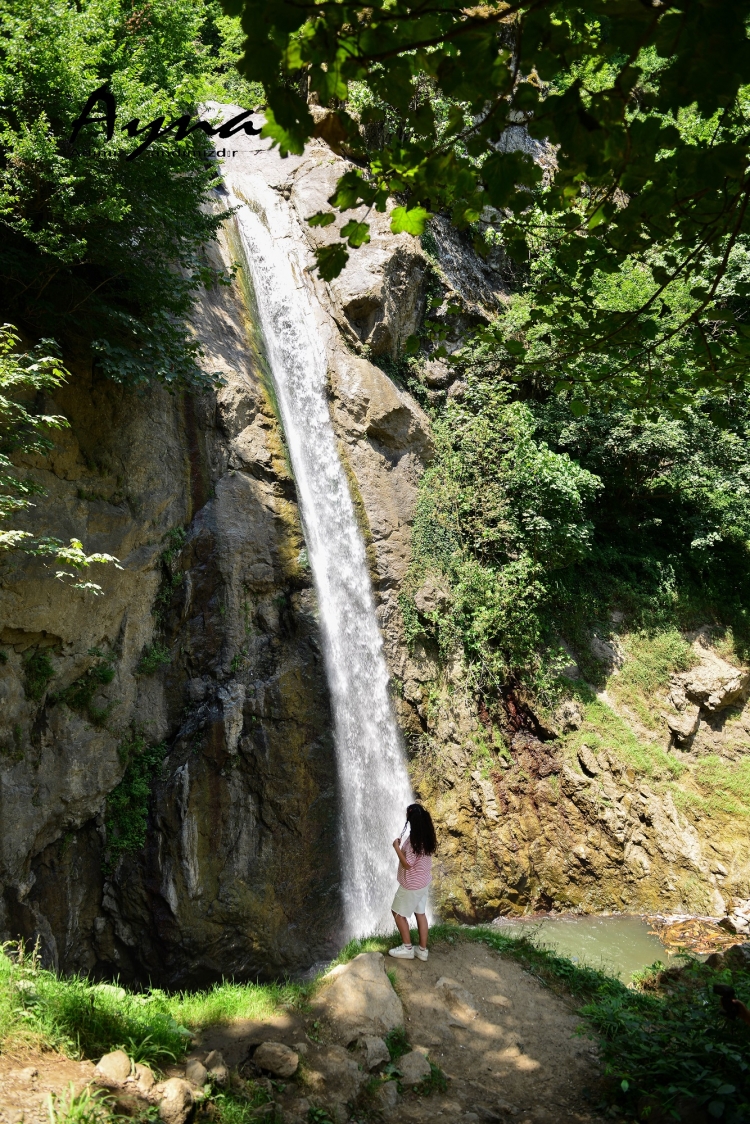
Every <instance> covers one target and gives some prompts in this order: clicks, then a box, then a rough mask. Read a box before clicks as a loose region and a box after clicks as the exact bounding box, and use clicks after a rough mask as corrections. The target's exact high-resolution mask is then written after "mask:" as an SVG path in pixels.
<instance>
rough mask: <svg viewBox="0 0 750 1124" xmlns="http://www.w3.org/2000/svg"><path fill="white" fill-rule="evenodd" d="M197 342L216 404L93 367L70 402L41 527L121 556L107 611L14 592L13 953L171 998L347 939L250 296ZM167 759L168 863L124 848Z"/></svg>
mask: <svg viewBox="0 0 750 1124" xmlns="http://www.w3.org/2000/svg"><path fill="white" fill-rule="evenodd" d="M196 330H197V331H198V333H199V334H200V335H201V336H202V338H203V339H204V341H205V343H206V346H207V350H208V353H209V355H208V360H209V363H213V364H214V365H215V366H214V369H219V370H222V371H224V373H225V382H226V385H225V386H223V387H221V388H220V389H219V390H218V391H217V393H216V394H215V395H213V394H211V395H205V396H203V397H198V398H191V399H189V398H183V399H179V398H170V396H168V395H166V394H162V393H161V392H160V391H159V390H158V389H157V390H153V391H150V392H149V395H148V396H147V397H146V396H142V397H139V396H135V395H127V394H125V393H124V392H122V391H119V390H118V389H117V388H115V387H111V386H109V385H107V384H104V385H101V386H100V385H99V384H95V386H94V391H93V392H92V391H91V389H90V386H89V382H90V378H91V376H90V374H86V373H85V372H81V373H80V374H79V375H78V376H77V378H76V380H75V381H74V382H73V383H72V384H71V385H70V386H69V387H68V388H66V390H65V392H64V395H63V396H62V398H61V400H60V401H59V402H56V403H55V405H56V407H57V408H58V409H60V411H61V412H63V411H64V412H65V413H66V414H67V415H68V416H69V417H70V419H71V423H72V431H71V432H70V434H68V435H66V436H65V438H64V440H65V442H66V444H65V446H64V448H62V449H61V450H60V451H58V452H56V453H55V454H54V455H53V456H52V457H51V458H50V459H49V462H48V463H46V464H45V463H44V462H41V461H40V462H39V464H38V466H37V467H35V469H34V471H35V473H36V476H37V478H38V479H39V480H40V481H41V482H42V483H44V485H45V487H46V488H47V489H48V495H49V498H48V499H46V500H44V501H42V502H41V503H40V505H39V507H38V509H37V510H36V511H35V512H34V513H33V519H35V520H36V522H35V523H32V524H31V526H32V528H34V529H40V530H42V531H43V532H44V533H48V534H56V535H58V536H59V537H60V538H66V537H70V536H71V535H73V534H75V535H77V536H79V537H80V538H82V539H83V540H84V542H85V544H86V547H87V549H89V550H104V551H108V552H110V553H113V554H115V555H117V556H118V557H119V558H120V559H122V560H123V569H122V570H115V569H114V568H108V569H106V570H103V571H102V574H101V576H100V581H101V584H102V585H103V586H104V589H105V593H106V596H104V597H101V598H97V599H93V598H91V597H90V596H86V595H85V594H80V593H71V592H69V591H66V590H65V589H63V588H62V587H61V586H60V585H59V583H57V582H55V581H54V578H53V577H50V576H49V575H48V573H47V572H46V571H44V570H43V568H42V567H41V566H40V565H39V564H37V563H34V562H30V563H21V562H19V561H18V560H17V559H14V560H13V562H12V564H11V565H9V566H6V568H5V570H4V571H3V575H2V585H1V586H0V607H1V609H2V613H1V615H0V620H1V621H2V626H3V629H2V633H0V646H1V647H2V650H3V651H4V652H5V653H6V659H5V662H3V663H0V691H1V692H2V695H3V701H4V704H5V705H4V706H3V708H2V714H1V716H0V723H1V724H2V727H3V728H2V729H0V747H2V753H1V755H0V782H1V785H2V787H1V788H0V793H1V798H2V822H3V831H2V851H0V856H1V859H2V865H1V866H0V872H1V877H2V887H3V888H2V898H0V901H1V902H2V909H1V911H0V934H1V936H2V939H8V938H15V937H18V936H24V937H27V938H30V939H34V938H35V937H36V936H37V935H39V937H40V938H41V942H42V949H43V954H44V957H45V960H46V962H47V963H49V964H52V965H54V966H55V967H56V968H59V969H61V970H65V971H84V972H93V973H94V974H98V975H101V976H107V975H111V974H113V973H117V974H119V975H120V976H121V977H122V978H123V980H126V981H127V980H139V979H140V980H144V981H147V980H148V979H151V980H153V981H154V983H157V982H160V983H162V984H165V985H178V984H187V983H193V984H199V983H201V982H208V981H210V980H213V979H217V978H219V977H221V976H222V975H236V976H238V977H242V976H247V977H255V976H256V975H257V974H259V973H260V974H263V973H275V972H282V971H293V970H295V969H298V968H301V967H306V966H308V965H309V964H310V963H311V962H312V961H313V960H315V959H317V958H319V957H321V956H322V955H325V953H326V951H327V950H328V948H329V946H330V945H331V942H332V941H334V940H335V934H336V931H337V925H338V894H337V883H338V866H337V830H336V823H337V814H336V809H337V792H336V772H335V762H334V757H333V739H332V732H331V718H330V712H329V704H328V693H327V686H326V679H325V673H324V668H323V661H322V656H321V652H320V647H319V636H318V627H317V620H316V605H315V595H314V591H313V588H312V581H311V575H310V572H309V569H308V568H307V567H306V564H305V555H304V540H303V537H302V531H301V525H300V521H299V513H298V509H297V503H296V495H295V489H294V485H293V482H292V480H291V478H290V475H289V471H288V467H287V461H286V458H285V455H284V448H283V441H282V437H281V433H280V428H279V425H278V422H277V419H276V416H275V414H274V410H273V408H272V404H271V400H270V398H269V396H268V393H267V390H266V388H265V386H264V384H263V381H262V379H261V378H260V375H259V365H258V362H257V358H256V357H255V355H254V353H253V350H252V346H251V344H252V341H251V340H250V341H248V336H247V334H246V329H245V325H244V323H243V312H242V308H241V306H240V304H239V302H238V299H237V296H236V295H235V296H234V297H232V296H231V295H228V294H227V293H226V292H221V293H219V292H215V293H212V294H207V295H206V298H205V300H204V303H203V306H202V309H201V311H200V316H199V317H198V318H197V322H196ZM87 380H88V381H87ZM92 401H93V403H94V405H95V407H96V408H95V409H93V408H92ZM94 457H96V458H98V460H96V461H94V460H92V458H94ZM92 466H93V467H92ZM97 466H98V468H97ZM118 482H119V483H118ZM94 488H96V489H97V491H96V497H94ZM118 489H119V491H118ZM125 493H126V494H125ZM54 520H57V521H56V522H55V521H54ZM97 576H98V575H97ZM155 651H156V652H157V653H158V652H161V653H163V658H156V659H154V658H153V652H155ZM40 653H41V655H42V656H44V660H42V661H41V662H40V660H39V659H38V658H37V659H36V663H32V664H31V665H30V664H29V661H30V659H31V658H32V657H38V656H39V654H40ZM149 653H152V658H151V664H150V665H149V663H148V659H146V658H144V657H148V656H149ZM45 661H46V662H45ZM49 669H51V678H47V679H45V675H47V671H48V670H49ZM102 669H105V672H104V673H103V672H102ZM156 743H161V744H162V745H163V751H162V752H163V763H162V764H161V765H160V766H159V767H157V769H156V771H155V773H154V775H153V777H152V778H151V780H150V784H151V788H152V794H151V797H150V799H149V801H148V808H147V825H146V827H147V830H146V841H145V846H144V847H143V848H142V849H138V847H137V846H136V847H135V849H132V850H131V851H126V852H125V853H121V852H117V851H112V850H111V849H110V843H111V837H112V831H111V826H110V833H109V835H110V838H109V839H108V838H107V831H106V828H105V823H106V820H107V814H108V813H107V801H108V798H110V794H111V793H112V792H113V790H115V789H116V788H117V786H118V784H119V783H120V782H121V780H122V779H123V775H124V774H125V769H126V765H127V762H128V760H130V761H134V760H135V761H136V764H137V757H138V753H139V752H140V751H141V750H142V749H143V748H144V747H148V746H152V745H154V744H156ZM136 779H137V769H136ZM148 779H149V778H148V777H147V780H148ZM131 780H132V777H131ZM126 782H127V778H126ZM120 791H122V790H120Z"/></svg>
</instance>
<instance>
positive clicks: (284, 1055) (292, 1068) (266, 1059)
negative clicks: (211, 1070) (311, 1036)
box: [206, 1042, 299, 1077]
mask: <svg viewBox="0 0 750 1124" xmlns="http://www.w3.org/2000/svg"><path fill="white" fill-rule="evenodd" d="M206 1060H208V1059H206ZM253 1061H254V1062H255V1064H256V1065H257V1066H258V1068H259V1069H265V1070H267V1071H268V1073H272V1074H273V1075H274V1076H275V1077H291V1076H292V1074H293V1073H295V1072H296V1070H297V1066H298V1065H299V1057H298V1056H297V1054H295V1052H294V1050H291V1049H290V1048H289V1047H288V1046H285V1045H284V1044H283V1042H261V1044H260V1046H259V1047H258V1049H257V1050H256V1051H255V1053H254V1054H253Z"/></svg>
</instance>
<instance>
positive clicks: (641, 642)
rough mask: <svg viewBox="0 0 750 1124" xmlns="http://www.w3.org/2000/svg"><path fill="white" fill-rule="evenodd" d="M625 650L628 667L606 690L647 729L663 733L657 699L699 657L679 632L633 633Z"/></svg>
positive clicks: (625, 666) (623, 645) (674, 629)
mask: <svg viewBox="0 0 750 1124" xmlns="http://www.w3.org/2000/svg"><path fill="white" fill-rule="evenodd" d="M622 647H623V651H624V654H625V663H624V664H623V666H622V668H621V669H620V671H619V672H618V674H617V675H612V676H611V677H610V679H609V681H608V683H607V690H608V691H609V692H610V694H611V695H612V696H613V697H614V698H616V699H617V700H618V702H620V703H622V704H623V705H624V706H626V707H628V708H629V709H630V710H631V711H632V712H633V713H634V714H635V716H636V717H637V718H638V720H639V721H640V722H641V723H642V725H644V726H645V727H646V728H647V729H650V730H657V729H662V728H663V721H662V719H661V718H660V716H659V714H658V712H657V710H656V709H655V708H654V697H655V696H656V695H657V694H658V692H661V691H664V690H665V689H666V688H667V687H668V686H669V680H670V676H671V675H673V674H674V673H675V672H677V671H687V670H688V668H691V667H694V666H695V664H696V663H698V657H697V656H696V654H695V652H694V651H693V649H692V648H691V647H690V645H689V644H688V642H687V641H686V640H685V639H684V637H683V636H682V635H681V633H679V632H678V631H677V629H676V628H670V629H666V630H665V631H663V632H657V633H646V632H635V633H631V634H630V635H628V636H625V637H623V640H622Z"/></svg>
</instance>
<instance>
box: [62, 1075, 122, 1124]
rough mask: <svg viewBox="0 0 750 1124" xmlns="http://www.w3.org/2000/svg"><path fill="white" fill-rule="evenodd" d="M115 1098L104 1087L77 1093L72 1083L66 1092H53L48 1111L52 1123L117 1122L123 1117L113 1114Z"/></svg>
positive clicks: (106, 1123) (97, 1123) (102, 1123)
mask: <svg viewBox="0 0 750 1124" xmlns="http://www.w3.org/2000/svg"><path fill="white" fill-rule="evenodd" d="M113 1104H114V1099H113V1098H112V1097H110V1096H108V1095H107V1094H106V1093H105V1092H104V1090H103V1089H99V1090H96V1091H94V1092H92V1091H91V1089H89V1088H86V1089H82V1090H81V1092H80V1093H76V1090H75V1086H74V1085H73V1084H72V1083H71V1084H70V1085H69V1086H68V1089H67V1091H66V1092H65V1093H61V1094H59V1095H58V1094H56V1093H51V1094H50V1096H49V1102H48V1106H47V1111H48V1113H49V1120H50V1124H115V1122H116V1121H120V1120H122V1119H123V1118H122V1117H120V1116H115V1115H113V1111H112V1106H113Z"/></svg>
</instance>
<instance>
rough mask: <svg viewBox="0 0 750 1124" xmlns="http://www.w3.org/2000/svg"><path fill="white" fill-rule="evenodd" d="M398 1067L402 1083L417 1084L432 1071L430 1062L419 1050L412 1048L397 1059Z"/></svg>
mask: <svg viewBox="0 0 750 1124" xmlns="http://www.w3.org/2000/svg"><path fill="white" fill-rule="evenodd" d="M398 1069H399V1072H400V1074H401V1084H402V1085H419V1083H420V1081H424V1080H425V1078H427V1077H429V1076H430V1074H431V1073H432V1070H431V1069H430V1063H429V1062H428V1061H427V1058H426V1057H425V1056H424V1054H422V1053H421V1052H420V1051H419V1050H412V1051H411V1053H409V1054H404V1056H403V1058H399V1060H398Z"/></svg>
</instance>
